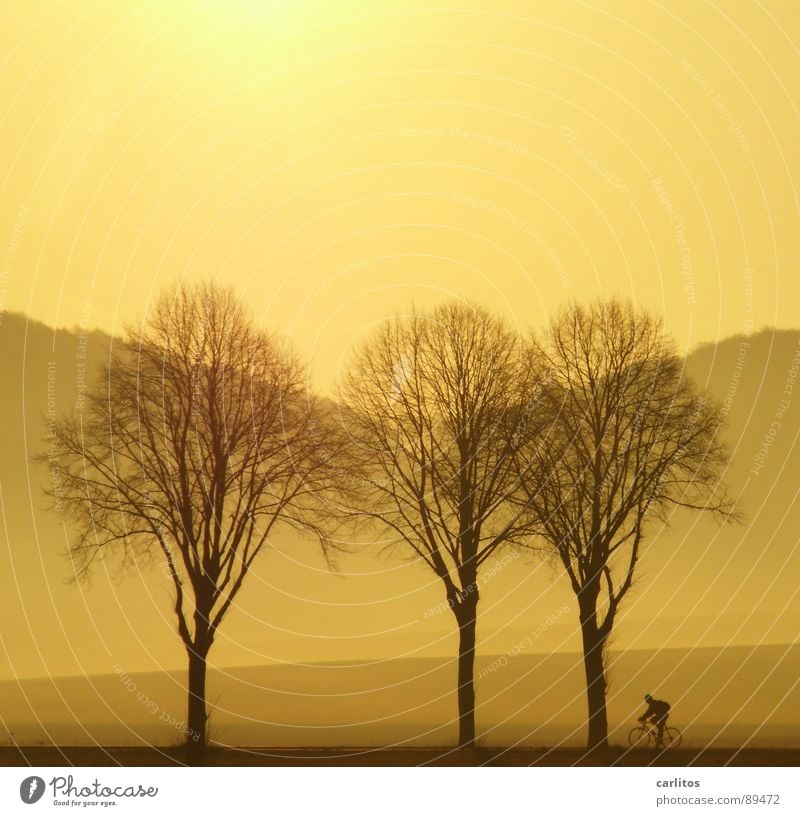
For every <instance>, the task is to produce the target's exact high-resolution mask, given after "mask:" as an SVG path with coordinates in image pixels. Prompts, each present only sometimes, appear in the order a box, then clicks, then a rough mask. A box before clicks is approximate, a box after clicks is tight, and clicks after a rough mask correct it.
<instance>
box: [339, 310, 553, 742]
mask: <svg viewBox="0 0 800 816" xmlns="http://www.w3.org/2000/svg"><path fill="white" fill-rule="evenodd" d="M538 376H539V366H538V353H537V352H536V350H535V349H532V348H531V347H529V346H527V345H526V344H524V343H522V342H520V340H519V338H518V337H517V335H515V333H514V332H512V331H511V330H510V329H509V328H508V327H507V326H506V325H505V324H504V323H503V322H502V321H501V320H500V319H498V318H497V317H494V316H492V315H491V314H490V313H489V312H488V311H486V310H485V309H482V308H479V307H476V306H471V305H465V304H462V303H448V304H445V305H443V306H439V307H438V308H435V309H433V310H431V311H429V312H417V311H412V312H411V313H410V314H408V315H403V316H397V317H395V318H394V319H391V320H389V321H387V322H386V323H385V324H384V325H383V326H382V327H381V328H380V329H379V330H378V331H377V332H376V333H375V334H374V335H373V336H372V337H370V338H369V339H368V340H366V341H365V342H364V343H363V344H362V345H361V346H360V347H359V348H358V349H357V350H356V352H355V354H354V360H353V364H352V366H351V368H350V369H349V371H348V372H347V374H346V375H345V377H344V380H343V383H342V387H341V389H340V397H341V402H340V410H341V415H342V417H343V420H344V423H345V428H346V431H347V433H348V434H349V436H350V439H351V445H350V462H349V468H350V473H349V478H348V480H347V487H348V495H347V498H346V499H345V505H346V507H347V509H348V510H349V511H351V512H353V513H355V514H357V515H358V517H360V518H361V519H364V520H367V521H369V522H372V523H374V524H375V525H376V526H377V527H379V528H382V530H383V532H384V537H383V539H382V540H383V541H384V542H393V543H401V544H402V545H404V546H405V547H407V548H408V550H409V551H410V552H411V553H413V554H414V555H415V556H416V557H418V558H419V559H420V560H421V561H422V562H424V563H425V564H426V565H427V566H428V567H429V568H430V569H431V570H432V571H433V572H434V574H435V575H436V576H437V577H438V578H439V579H440V580H441V582H442V586H443V590H444V595H445V599H446V605H447V607H449V608H450V610H452V613H453V615H454V616H455V620H456V623H457V625H458V630H459V656H458V711H459V744H460V745H463V746H468V745H472V744H473V743H474V740H475V692H474V682H473V668H474V657H475V629H476V621H477V608H478V601H479V598H480V592H479V570H480V567H481V565H482V564H483V563H484V562H486V561H487V559H489V558H491V556H492V554H493V553H494V552H495V551H496V550H497V548H498V547H500V546H501V545H513V544H515V543H517V542H519V541H521V540H523V539H527V538H528V537H529V536H530V532H531V529H532V520H531V518H530V516H529V515H528V514H525V513H524V512H522V511H521V510H520V509H519V507H517V506H514V505H512V504H511V503H510V502H509V501H508V499H509V497H510V496H511V495H512V494H513V493H514V492H515V491H517V489H518V483H519V475H518V473H517V472H516V469H515V463H514V457H513V456H512V449H513V445H514V434H515V432H516V431H517V430H518V429H519V428H520V427H522V426H523V425H525V417H524V415H523V414H524V411H525V404H524V403H525V399H526V396H527V395H528V394H529V393H530V392H531V391H533V390H534V388H535V386H536V383H537V380H538Z"/></svg>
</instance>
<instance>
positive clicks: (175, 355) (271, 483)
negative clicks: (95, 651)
mask: <svg viewBox="0 0 800 816" xmlns="http://www.w3.org/2000/svg"><path fill="white" fill-rule="evenodd" d="M314 411H315V406H314V401H313V399H312V398H311V396H310V395H309V394H308V392H307V390H306V387H305V376H304V371H303V368H302V366H301V365H300V364H299V363H298V361H297V359H296V358H295V356H294V355H293V354H292V353H291V352H290V351H289V350H288V349H287V348H286V347H285V346H284V345H282V344H281V343H280V342H278V341H277V340H276V339H274V338H273V337H271V336H270V335H268V334H267V333H265V332H263V331H261V330H259V329H257V328H256V327H255V325H254V324H253V322H252V320H251V318H250V317H249V315H248V314H247V313H246V312H245V310H244V309H243V307H242V306H241V305H240V303H239V302H238V301H237V299H236V297H235V296H234V294H233V293H232V292H231V291H229V290H226V289H220V288H218V287H215V286H214V285H211V284H204V285H198V286H189V285H181V286H176V287H174V288H173V289H171V290H169V291H167V292H166V293H165V294H164V295H163V296H162V297H161V298H160V299H159V300H158V301H157V303H156V305H155V307H154V308H153V309H152V311H151V312H150V313H149V314H148V317H147V320H146V321H145V322H144V324H143V325H142V327H141V328H139V329H130V330H128V333H127V336H126V339H125V340H124V342H123V343H122V345H121V348H120V347H118V348H117V350H115V352H114V354H113V356H112V357H111V359H110V361H109V363H108V365H107V366H106V367H105V370H104V371H103V376H102V378H100V379H99V380H98V384H97V386H96V387H94V388H93V390H91V391H90V392H89V393H88V395H87V399H86V408H85V411H84V412H83V413H80V414H75V415H73V416H71V417H69V418H66V419H64V420H63V421H60V422H59V423H58V425H57V429H56V439H57V443H58V453H59V464H60V467H61V469H62V477H63V486H62V487H63V491H64V496H65V498H66V499H67V507H68V511H69V513H70V514H71V516H72V519H73V520H74V521H75V522H76V523H77V524H76V529H77V534H76V537H75V541H74V543H73V545H72V547H71V554H72V557H73V559H74V563H75V567H76V570H77V573H78V575H79V576H81V575H85V574H87V573H88V571H89V569H90V567H91V566H92V564H93V562H94V561H95V560H96V559H97V558H98V557H100V556H102V555H103V554H104V553H106V552H108V553H119V554H122V555H123V556H124V557H123V560H122V564H123V566H124V567H132V566H134V564H135V562H136V561H138V559H139V558H141V557H146V556H147V555H149V554H153V553H155V555H156V556H157V557H158V558H159V559H160V560H161V563H162V567H163V572H164V573H165V575H166V576H168V580H170V581H171V585H172V588H173V590H174V611H175V616H176V620H177V629H178V634H179V635H180V638H181V641H182V642H183V645H184V647H185V649H186V652H187V655H188V661H189V684H188V693H189V699H188V718H187V726H188V734H187V736H188V739H187V745H188V746H189V749H190V756H191V758H192V759H193V760H194V761H200V759H201V758H202V754H203V751H204V747H205V744H206V721H207V710H206V708H207V707H206V662H207V657H208V653H209V650H210V648H211V646H212V644H213V642H214V638H215V635H216V633H217V630H218V629H219V626H220V624H221V623H222V621H223V619H224V618H225V615H226V613H227V612H228V611H229V609H230V608H231V605H232V604H233V603H234V601H235V599H236V596H237V593H238V592H239V590H240V589H241V587H242V583H243V582H244V580H245V578H246V576H247V574H248V572H249V571H250V569H251V567H252V565H253V562H254V561H255V559H256V558H257V557H258V556H259V554H260V553H261V552H262V551H264V549H265V548H266V547H267V546H268V543H269V541H270V536H271V534H273V532H274V531H275V530H276V527H277V526H278V525H281V524H284V525H286V524H288V525H293V526H295V527H298V528H302V529H306V530H308V529H311V530H313V531H314V532H317V533H320V531H319V530H318V529H317V528H316V527H315V526H314V524H313V522H312V521H311V518H312V516H311V512H310V511H311V509H312V506H313V504H314V502H315V493H316V491H317V490H318V488H319V487H320V484H321V480H322V478H323V473H324V471H325V465H324V462H323V461H322V457H320V456H319V449H318V448H319V440H318V434H316V433H315V432H314V428H313V425H314Z"/></svg>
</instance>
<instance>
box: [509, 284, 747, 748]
mask: <svg viewBox="0 0 800 816" xmlns="http://www.w3.org/2000/svg"><path fill="white" fill-rule="evenodd" d="M546 354H547V358H548V375H547V384H546V386H545V387H544V388H543V390H542V398H541V401H540V406H539V407H540V413H541V415H544V416H548V417H549V420H548V428H547V431H546V432H545V433H541V434H538V435H537V436H536V437H528V438H527V439H526V440H525V442H524V444H523V445H522V446H521V447H520V448H519V449H518V452H517V453H518V461H519V463H520V472H521V478H522V481H523V484H524V485H525V492H524V502H525V503H526V505H527V507H528V509H529V510H530V511H531V512H532V513H533V514H534V515H535V516H536V517H537V519H538V521H539V524H540V532H541V534H542V535H543V536H544V538H545V539H546V540H547V542H548V543H549V544H550V545H551V546H552V547H553V548H554V551H555V553H557V555H558V558H559V559H560V561H561V564H562V565H563V567H564V569H565V571H566V574H567V576H568V578H569V581H570V583H571V586H572V589H573V591H574V592H575V595H576V596H577V600H578V610H579V616H580V627H581V635H582V641H583V654H584V666H585V673H586V683H587V701H588V714H589V719H588V722H589V729H588V731H589V733H588V742H589V747H590V748H596V747H604V746H606V745H607V740H608V721H607V716H606V671H605V659H604V650H605V648H606V646H607V644H608V640H609V636H610V635H611V631H612V627H613V625H614V620H615V618H616V615H617V612H618V610H619V607H620V604H621V602H622V600H623V598H624V597H625V594H626V593H627V592H628V590H629V589H630V587H631V585H632V583H633V580H634V575H635V571H636V566H637V564H638V562H639V558H640V556H641V552H642V544H643V541H644V536H645V532H646V522H647V521H648V520H650V519H653V518H657V519H660V520H661V521H662V522H664V521H666V519H667V516H668V514H669V512H670V511H671V509H672V508H675V507H685V508H691V509H703V510H710V511H712V512H713V513H715V514H717V515H719V516H723V517H726V516H729V515H730V514H731V512H732V507H731V506H730V503H729V501H728V499H727V498H726V495H725V490H724V488H723V487H722V486H721V485H720V481H719V480H720V474H721V472H722V470H723V469H724V466H725V463H726V461H727V456H726V452H725V449H724V447H723V445H722V443H721V442H720V439H719V435H718V431H719V427H720V424H721V420H722V417H721V414H720V412H719V411H718V409H717V408H716V407H715V406H714V405H713V404H712V403H710V402H709V401H708V400H707V399H706V398H705V397H703V396H702V395H701V394H700V393H699V392H698V391H697V389H696V388H695V387H694V385H693V384H692V383H691V382H690V381H688V380H687V379H686V376H685V373H684V371H683V362H682V360H681V359H680V358H679V357H678V355H677V354H676V353H675V350H674V348H673V345H672V344H671V343H670V342H669V341H668V340H667V339H666V338H665V336H664V333H663V330H662V326H661V323H660V321H659V320H657V319H655V318H654V317H652V316H650V315H649V314H647V313H645V312H641V311H637V310H635V309H634V308H633V307H632V306H631V305H630V304H628V303H623V302H621V301H618V300H612V301H610V302H598V303H595V304H593V305H591V306H588V307H582V306H571V307H569V308H567V309H566V310H564V311H563V312H562V313H561V314H560V315H559V316H558V317H557V318H556V319H555V321H554V323H553V325H552V328H551V330H550V333H549V344H548V349H547V352H546Z"/></svg>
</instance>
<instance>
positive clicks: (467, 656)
mask: <svg viewBox="0 0 800 816" xmlns="http://www.w3.org/2000/svg"><path fill="white" fill-rule="evenodd" d="M477 616H478V604H477V599H476V598H467V599H466V600H464V601H463V602H462V603H461V604H460V605H459V606H458V607H457V611H456V620H457V621H458V633H459V638H458V745H459V747H460V748H472V747H474V745H475V626H476V621H477Z"/></svg>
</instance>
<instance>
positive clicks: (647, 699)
mask: <svg viewBox="0 0 800 816" xmlns="http://www.w3.org/2000/svg"><path fill="white" fill-rule="evenodd" d="M644 699H645V702H648V703H649V702H650V701H651V700H652V699H653V698H652V697H651V696H650V695H649V694H645V695H644Z"/></svg>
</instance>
